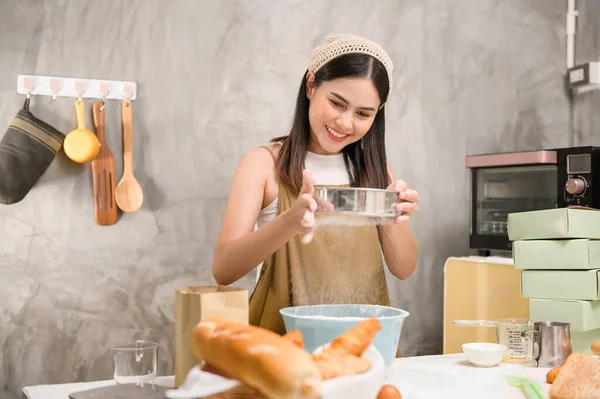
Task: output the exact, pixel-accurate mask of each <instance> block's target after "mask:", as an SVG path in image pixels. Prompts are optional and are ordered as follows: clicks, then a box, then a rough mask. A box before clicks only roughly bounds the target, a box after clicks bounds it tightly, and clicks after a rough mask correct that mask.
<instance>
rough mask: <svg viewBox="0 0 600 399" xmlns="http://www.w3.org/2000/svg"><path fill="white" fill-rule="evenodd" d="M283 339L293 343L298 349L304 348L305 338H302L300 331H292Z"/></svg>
mask: <svg viewBox="0 0 600 399" xmlns="http://www.w3.org/2000/svg"><path fill="white" fill-rule="evenodd" d="M283 338H285V339H288V340H290V341H292V343H293V344H294V345H296V346H297V347H298V348H304V338H303V337H302V333H301V332H300V330H292V331H290V332H289V333H287V334H285V335H284V336H283Z"/></svg>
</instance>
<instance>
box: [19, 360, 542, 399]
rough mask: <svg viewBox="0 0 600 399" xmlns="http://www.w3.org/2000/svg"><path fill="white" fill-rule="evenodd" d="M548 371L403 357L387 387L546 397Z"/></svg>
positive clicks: (37, 389) (47, 391)
mask: <svg viewBox="0 0 600 399" xmlns="http://www.w3.org/2000/svg"><path fill="white" fill-rule="evenodd" d="M548 370H549V369H548V368H535V367H532V366H529V365H517V364H508V363H501V364H500V365H498V366H496V367H490V368H480V367H474V366H472V365H471V364H470V363H469V362H468V360H467V359H466V357H465V356H464V355H463V354H457V355H437V356H418V357H404V358H399V359H396V360H395V361H394V364H393V365H392V367H391V368H390V370H389V372H388V376H387V383H390V384H394V385H396V386H397V387H398V389H400V392H402V398H403V399H429V398H432V399H433V398H435V399H440V398H444V399H450V398H457V399H458V398H460V399H471V398H472V399H481V398H486V399H496V398H498V399H511V398H515V399H522V398H524V397H525V396H524V395H523V394H522V393H521V391H520V390H519V389H517V388H514V387H511V386H509V385H508V383H507V382H506V380H505V377H504V376H505V375H514V376H519V377H526V378H531V379H534V380H536V381H537V382H538V383H539V384H540V386H541V387H542V389H543V392H544V393H545V394H546V395H547V393H548V390H549V389H550V385H549V384H547V383H546V373H547V372H548ZM155 383H156V384H158V385H165V386H169V387H172V386H173V383H174V378H173V377H172V376H166V377H158V378H157V379H156V380H155ZM113 384H114V382H113V381H112V380H110V381H95V382H79V383H74V384H56V385H37V386H30V387H25V388H23V394H24V396H25V398H28V399H68V398H69V393H71V392H76V391H83V390H86V389H92V388H97V387H101V386H107V385H113Z"/></svg>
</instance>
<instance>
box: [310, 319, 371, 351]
mask: <svg viewBox="0 0 600 399" xmlns="http://www.w3.org/2000/svg"><path fill="white" fill-rule="evenodd" d="M380 329H381V323H380V322H379V320H377V319H376V318H371V319H365V320H362V321H361V322H359V323H358V324H357V325H355V326H354V327H352V328H351V329H349V330H348V331H346V332H345V333H343V334H342V335H340V336H339V337H336V338H335V339H334V340H333V341H331V345H329V347H327V349H325V350H324V351H323V353H322V354H321V355H317V357H327V356H329V355H333V354H339V355H354V356H362V354H363V352H364V351H365V350H366V349H367V348H368V347H369V345H370V344H371V342H372V341H373V338H375V334H376V333H377V332H378V331H379V330H380Z"/></svg>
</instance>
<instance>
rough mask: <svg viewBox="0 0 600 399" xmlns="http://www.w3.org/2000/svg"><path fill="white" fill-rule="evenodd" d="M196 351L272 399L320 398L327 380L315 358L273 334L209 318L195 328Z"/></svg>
mask: <svg viewBox="0 0 600 399" xmlns="http://www.w3.org/2000/svg"><path fill="white" fill-rule="evenodd" d="M192 348H193V350H194V352H195V354H196V356H198V357H199V358H200V359H203V360H204V361H205V362H206V363H207V364H208V365H210V366H212V367H214V368H216V369H218V370H221V371H222V372H223V373H225V374H227V375H230V376H231V377H233V378H235V379H237V380H239V381H241V382H242V383H244V384H246V385H248V386H249V387H253V388H256V389H257V390H259V391H260V392H262V393H263V394H264V395H265V396H267V397H268V398H272V399H275V398H277V399H312V398H315V399H316V398H318V397H319V391H320V388H321V384H322V381H323V380H322V378H321V376H320V374H319V370H318V369H317V367H316V365H315V364H314V363H313V361H312V358H311V355H310V354H309V353H308V352H306V351H305V350H304V349H301V348H299V347H297V346H296V345H294V343H293V342H292V340H289V339H286V338H283V337H282V336H280V335H279V334H276V333H274V332H272V331H269V330H266V329H263V328H260V327H255V326H251V325H246V324H241V323H238V322H234V321H232V320H229V319H225V318H221V317H213V318H208V319H206V320H203V321H201V322H200V323H198V325H196V327H195V328H194V331H193V338H192Z"/></svg>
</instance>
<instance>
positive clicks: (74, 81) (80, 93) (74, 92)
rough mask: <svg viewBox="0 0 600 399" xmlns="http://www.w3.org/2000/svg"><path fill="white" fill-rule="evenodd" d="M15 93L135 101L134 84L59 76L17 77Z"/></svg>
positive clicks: (135, 88) (135, 89)
mask: <svg viewBox="0 0 600 399" xmlns="http://www.w3.org/2000/svg"><path fill="white" fill-rule="evenodd" d="M17 92H18V93H20V94H25V95H27V96H28V97H29V96H30V95H32V96H52V98H56V97H75V98H95V99H99V100H135V99H136V97H137V85H136V83H135V82H127V81H119V80H105V79H83V78H82V79H80V78H66V77H59V76H40V75H18V76H17Z"/></svg>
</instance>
